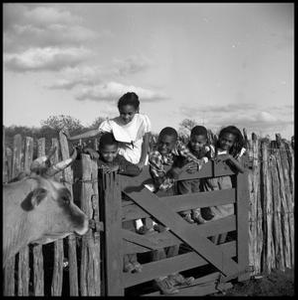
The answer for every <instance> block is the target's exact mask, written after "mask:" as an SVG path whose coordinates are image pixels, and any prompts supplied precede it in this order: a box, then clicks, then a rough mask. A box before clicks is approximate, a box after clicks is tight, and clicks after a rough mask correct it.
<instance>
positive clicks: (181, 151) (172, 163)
mask: <svg viewBox="0 0 298 300" xmlns="http://www.w3.org/2000/svg"><path fill="white" fill-rule="evenodd" d="M179 157H180V158H181V157H190V159H191V158H193V156H192V155H191V154H190V153H189V151H188V149H186V147H185V146H184V145H183V144H181V143H180V142H178V134H177V131H176V130H175V129H174V128H171V127H166V128H164V129H163V130H162V131H161V132H160V134H159V136H158V144H157V150H156V151H153V152H151V153H150V155H149V168H150V169H149V170H150V174H151V177H152V179H153V183H154V184H153V187H150V189H151V190H155V193H156V194H157V195H158V196H159V197H162V196H169V195H173V194H175V193H176V191H175V181H176V179H177V178H178V176H179V173H180V172H181V169H180V168H179V164H177V163H178V159H179ZM147 187H148V186H147ZM148 188H149V187H148ZM178 252H179V245H174V246H170V247H166V248H165V249H163V248H162V249H158V250H154V251H153V252H152V260H153V261H157V260H161V259H164V258H167V257H173V256H176V255H178ZM193 281H194V278H193V277H188V278H185V277H184V276H182V275H181V274H180V273H173V274H170V275H168V276H161V277H158V278H156V279H155V284H156V286H157V287H158V288H159V289H160V290H161V292H162V293H163V294H169V295H170V294H175V293H178V292H179V290H178V289H177V288H176V287H177V286H181V285H182V286H185V285H186V286H187V285H191V284H192V283H193Z"/></svg>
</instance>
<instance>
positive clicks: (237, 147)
mask: <svg viewBox="0 0 298 300" xmlns="http://www.w3.org/2000/svg"><path fill="white" fill-rule="evenodd" d="M217 146H218V147H220V148H221V149H223V150H227V151H228V152H229V153H230V154H231V155H233V156H235V155H237V154H238V153H239V152H240V151H241V149H242V147H243V146H244V140H243V136H242V133H241V131H240V130H239V129H238V128H237V127H235V126H233V125H231V126H227V127H225V128H223V129H222V130H221V131H220V133H219V136H218V142H217Z"/></svg>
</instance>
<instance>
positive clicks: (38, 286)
mask: <svg viewBox="0 0 298 300" xmlns="http://www.w3.org/2000/svg"><path fill="white" fill-rule="evenodd" d="M44 155H45V138H40V139H38V141H37V156H38V157H40V156H44ZM33 274H34V280H33V281H34V295H35V296H43V295H44V264H43V254H42V245H35V246H33Z"/></svg>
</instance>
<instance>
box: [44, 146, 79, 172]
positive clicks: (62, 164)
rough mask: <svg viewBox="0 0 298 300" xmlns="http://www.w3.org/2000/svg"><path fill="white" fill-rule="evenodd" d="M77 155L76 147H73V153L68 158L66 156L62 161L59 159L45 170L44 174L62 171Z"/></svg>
mask: <svg viewBox="0 0 298 300" xmlns="http://www.w3.org/2000/svg"><path fill="white" fill-rule="evenodd" d="M76 157H77V150H76V148H74V150H73V153H72V155H71V157H70V158H67V159H66V160H64V161H61V162H59V163H57V164H56V165H54V166H52V167H50V168H49V169H48V170H47V171H46V173H45V174H46V175H47V176H50V177H51V176H54V175H55V174H57V173H59V172H61V171H63V170H64V169H66V168H67V167H69V166H70V165H71V164H72V163H73V162H74V160H75V159H76Z"/></svg>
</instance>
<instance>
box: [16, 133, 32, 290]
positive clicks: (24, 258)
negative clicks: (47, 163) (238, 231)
mask: <svg viewBox="0 0 298 300" xmlns="http://www.w3.org/2000/svg"><path fill="white" fill-rule="evenodd" d="M32 160H33V138H32V137H26V140H25V160H24V171H25V172H29V171H30V166H31V163H32ZM29 276H30V274H29V246H25V247H24V248H23V249H21V250H20V252H19V270H18V296H29V278H30V277H29Z"/></svg>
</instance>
